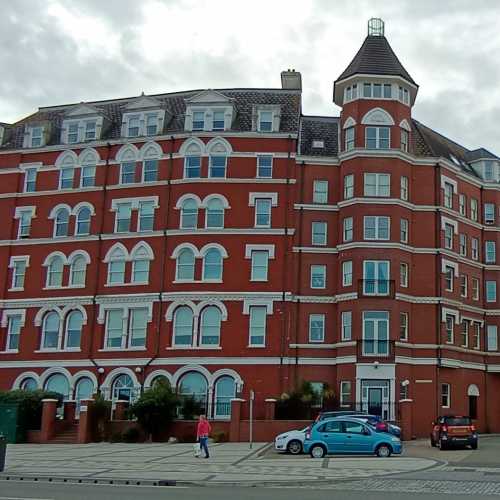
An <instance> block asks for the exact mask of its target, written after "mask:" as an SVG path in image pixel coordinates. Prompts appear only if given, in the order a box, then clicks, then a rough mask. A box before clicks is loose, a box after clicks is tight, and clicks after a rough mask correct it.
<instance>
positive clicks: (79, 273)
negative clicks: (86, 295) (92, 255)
mask: <svg viewBox="0 0 500 500" xmlns="http://www.w3.org/2000/svg"><path fill="white" fill-rule="evenodd" d="M86 272H87V262H86V260H85V257H83V256H82V255H79V256H78V257H75V258H74V259H73V261H72V262H71V266H70V272H69V283H70V285H71V286H78V285H85V275H86Z"/></svg>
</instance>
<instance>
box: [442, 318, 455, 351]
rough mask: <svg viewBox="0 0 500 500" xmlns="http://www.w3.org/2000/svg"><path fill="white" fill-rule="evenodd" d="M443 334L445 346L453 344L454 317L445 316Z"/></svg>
mask: <svg viewBox="0 0 500 500" xmlns="http://www.w3.org/2000/svg"><path fill="white" fill-rule="evenodd" d="M444 324H445V334H446V340H445V342H446V343H447V344H453V343H454V339H455V317H454V316H453V315H451V314H446V315H445V322H444Z"/></svg>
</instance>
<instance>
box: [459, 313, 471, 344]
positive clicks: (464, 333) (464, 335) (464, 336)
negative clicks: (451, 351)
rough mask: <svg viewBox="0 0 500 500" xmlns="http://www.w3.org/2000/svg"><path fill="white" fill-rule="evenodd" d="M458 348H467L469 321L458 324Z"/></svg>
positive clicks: (464, 320)
mask: <svg viewBox="0 0 500 500" xmlns="http://www.w3.org/2000/svg"><path fill="white" fill-rule="evenodd" d="M460 346H461V347H466V348H467V347H469V321H468V320H466V319H463V320H462V322H461V324H460Z"/></svg>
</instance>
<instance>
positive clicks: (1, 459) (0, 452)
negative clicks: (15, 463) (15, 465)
mask: <svg viewBox="0 0 500 500" xmlns="http://www.w3.org/2000/svg"><path fill="white" fill-rule="evenodd" d="M6 452H7V438H5V437H4V436H3V435H1V434H0V472H3V470H4V469H5V454H6Z"/></svg>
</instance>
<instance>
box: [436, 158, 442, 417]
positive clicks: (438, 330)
mask: <svg viewBox="0 0 500 500" xmlns="http://www.w3.org/2000/svg"><path fill="white" fill-rule="evenodd" d="M435 172H436V174H435V179H434V183H435V188H434V193H435V194H434V205H435V206H436V207H437V209H436V230H435V247H436V267H437V269H436V271H437V272H436V296H437V297H439V298H438V304H437V306H438V307H437V309H438V310H437V316H436V345H437V364H436V395H437V397H436V410H437V411H436V416H439V412H440V408H441V404H440V399H441V388H440V382H439V381H440V369H441V316H442V307H443V306H442V300H441V299H442V297H441V294H442V286H441V280H442V277H441V267H440V264H441V261H440V255H441V252H440V251H439V248H441V208H440V206H441V198H440V195H441V166H440V165H439V162H438V163H437V164H436V171H435Z"/></svg>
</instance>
